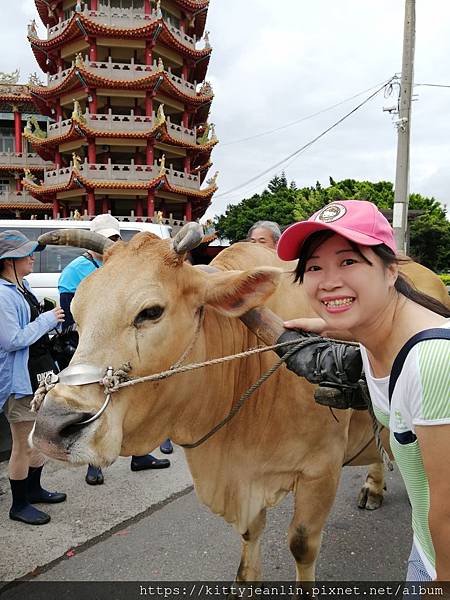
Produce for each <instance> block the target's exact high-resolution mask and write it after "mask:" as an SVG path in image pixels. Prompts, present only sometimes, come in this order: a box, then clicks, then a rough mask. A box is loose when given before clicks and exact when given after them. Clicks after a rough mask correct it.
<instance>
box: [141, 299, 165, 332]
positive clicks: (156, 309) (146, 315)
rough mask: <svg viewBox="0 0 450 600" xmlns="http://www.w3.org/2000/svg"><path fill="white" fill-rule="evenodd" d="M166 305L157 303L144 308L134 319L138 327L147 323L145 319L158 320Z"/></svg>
mask: <svg viewBox="0 0 450 600" xmlns="http://www.w3.org/2000/svg"><path fill="white" fill-rule="evenodd" d="M163 312H164V307H163V306H159V304H155V305H154V306H149V307H148V308H144V310H141V312H140V313H139V314H138V315H137V317H136V318H135V319H134V325H135V326H136V327H138V326H139V325H142V324H143V323H145V321H156V320H157V319H159V317H160V316H161V315H162V314H163Z"/></svg>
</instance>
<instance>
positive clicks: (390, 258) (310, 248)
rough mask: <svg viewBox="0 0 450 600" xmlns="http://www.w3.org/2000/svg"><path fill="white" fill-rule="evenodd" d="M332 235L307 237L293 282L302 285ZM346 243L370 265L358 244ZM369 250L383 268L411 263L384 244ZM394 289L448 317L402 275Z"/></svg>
mask: <svg viewBox="0 0 450 600" xmlns="http://www.w3.org/2000/svg"><path fill="white" fill-rule="evenodd" d="M333 235H335V232H334V231H331V230H329V229H327V230H323V231H316V232H315V233H312V234H311V235H310V236H309V237H308V239H307V240H306V242H305V243H304V244H303V246H302V248H301V250H300V256H299V259H298V263H297V266H296V268H295V279H294V281H299V282H300V283H303V279H304V276H305V269H306V263H307V261H308V260H309V259H310V258H311V256H312V255H313V254H314V252H315V251H316V250H317V248H318V247H319V246H320V245H321V244H323V243H324V242H325V241H326V240H328V239H329V238H331V237H332V236H333ZM347 241H348V243H349V244H350V246H351V248H352V250H353V251H354V252H356V254H359V256H360V257H361V258H362V259H363V260H364V261H365V262H366V263H368V264H369V265H372V263H371V262H370V260H369V259H368V258H367V257H366V256H364V254H363V253H362V252H361V248H360V246H359V245H358V244H356V243H355V242H352V241H351V240H347ZM370 248H371V249H372V250H373V252H374V253H375V254H376V255H377V256H378V258H380V259H381V262H382V263H383V265H384V266H385V267H389V266H390V265H392V264H397V265H401V264H405V263H409V262H412V259H411V258H409V257H408V256H397V255H396V254H394V252H393V251H392V250H391V249H390V248H389V247H388V246H386V245H385V244H379V245H377V246H370ZM394 287H395V289H396V290H397V292H398V293H399V294H402V296H405V298H408V300H412V301H413V302H415V303H416V304H420V306H423V307H424V308H427V309H428V310H431V311H433V312H435V313H437V314H438V315H441V316H442V317H450V309H449V308H447V307H446V306H445V304H443V303H442V302H440V301H439V300H436V298H433V297H432V296H429V295H428V294H424V293H423V292H420V291H419V290H418V289H417V288H416V287H415V286H414V284H413V282H412V281H411V280H410V279H409V278H408V277H406V275H404V274H403V273H399V274H398V277H397V280H396V282H395V286H394Z"/></svg>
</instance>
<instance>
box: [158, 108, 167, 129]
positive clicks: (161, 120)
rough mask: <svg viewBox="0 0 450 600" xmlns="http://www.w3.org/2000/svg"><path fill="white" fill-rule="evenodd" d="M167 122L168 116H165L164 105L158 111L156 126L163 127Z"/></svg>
mask: <svg viewBox="0 0 450 600" xmlns="http://www.w3.org/2000/svg"><path fill="white" fill-rule="evenodd" d="M165 122H166V115H165V114H164V104H160V105H159V106H158V110H157V112H156V122H155V125H156V127H159V126H160V125H162V124H163V123H165Z"/></svg>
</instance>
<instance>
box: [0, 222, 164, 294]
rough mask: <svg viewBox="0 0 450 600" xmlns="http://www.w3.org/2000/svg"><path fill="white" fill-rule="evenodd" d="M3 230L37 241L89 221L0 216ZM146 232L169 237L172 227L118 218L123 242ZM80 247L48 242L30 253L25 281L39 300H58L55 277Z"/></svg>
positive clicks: (0, 225) (83, 226)
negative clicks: (31, 268) (31, 258)
mask: <svg viewBox="0 0 450 600" xmlns="http://www.w3.org/2000/svg"><path fill="white" fill-rule="evenodd" d="M6 229H16V230H18V231H21V232H22V233H24V234H25V235H26V236H27V238H29V239H30V240H37V239H38V237H39V236H40V235H42V234H43V233H48V232H49V231H55V229H88V230H89V221H63V220H60V221H54V220H52V219H47V220H31V219H30V220H26V221H25V220H19V219H0V232H2V231H5V230H6ZM141 231H149V232H150V233H154V234H155V235H157V236H158V237H160V238H162V239H166V238H170V237H171V231H172V228H171V227H169V226H168V225H158V224H155V223H141V222H137V221H132V222H131V221H121V222H120V234H121V236H122V239H123V240H125V241H127V240H129V239H131V238H132V237H133V236H134V235H135V234H136V233H139V232H141ZM83 252H85V250H83V249H82V248H71V247H69V246H52V245H49V246H47V247H46V249H45V250H44V251H43V252H36V254H35V255H34V257H35V260H34V271H33V273H31V274H30V275H27V278H26V279H27V281H28V283H29V284H30V286H31V289H32V290H33V292H34V294H35V295H36V296H37V298H38V299H39V300H42V299H43V298H45V297H46V298H53V299H54V300H56V302H58V303H59V293H58V279H59V275H60V273H61V271H62V270H63V269H64V267H65V266H66V265H67V264H69V263H70V261H71V260H73V259H74V258H76V257H77V256H80V255H81V254H83Z"/></svg>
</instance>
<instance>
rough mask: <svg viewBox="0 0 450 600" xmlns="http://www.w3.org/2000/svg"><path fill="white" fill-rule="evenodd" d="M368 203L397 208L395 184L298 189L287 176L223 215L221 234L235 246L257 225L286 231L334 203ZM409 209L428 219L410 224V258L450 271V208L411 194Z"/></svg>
mask: <svg viewBox="0 0 450 600" xmlns="http://www.w3.org/2000/svg"><path fill="white" fill-rule="evenodd" d="M343 199H346V200H351V199H355V200H368V201H370V202H373V203H374V204H376V205H377V206H378V208H380V209H381V210H389V209H392V207H393V205H394V186H393V184H392V182H390V181H379V182H376V183H373V182H371V181H357V180H356V179H343V180H342V181H335V180H334V179H333V178H332V177H330V185H329V186H328V187H325V188H324V187H322V186H321V185H320V183H319V182H317V183H316V185H315V186H311V187H304V188H297V186H296V184H295V182H291V183H290V184H288V181H287V179H286V175H285V174H284V173H282V175H281V176H276V177H274V178H273V179H272V180H271V181H270V182H269V184H268V189H267V190H265V191H264V192H263V193H262V194H255V195H254V196H252V197H251V198H247V199H245V200H242V202H240V203H239V204H235V205H229V206H228V207H227V210H226V212H225V214H224V215H222V216H220V217H216V229H217V231H218V232H219V234H220V235H221V236H222V237H226V238H228V239H229V240H230V241H231V242H235V241H238V240H242V239H245V237H246V235H247V231H248V230H249V229H250V227H251V226H252V225H253V223H254V222H255V221H259V220H269V221H276V222H277V223H279V224H280V225H281V226H282V227H283V226H285V225H289V224H290V223H292V222H294V221H301V220H304V219H307V218H309V217H310V216H311V215H312V214H313V213H315V212H316V211H318V210H320V209H321V208H323V207H324V206H326V205H327V204H329V203H330V202H335V201H337V200H343ZM409 206H410V209H411V210H421V211H423V215H422V216H420V217H419V218H417V219H415V220H413V221H412V222H411V224H410V255H411V256H412V257H414V258H415V259H416V260H418V261H419V262H421V263H422V264H423V265H425V266H427V267H429V268H430V269H432V270H433V271H438V272H440V271H449V270H450V222H449V221H448V220H447V217H446V211H445V208H444V207H443V206H442V205H441V204H440V202H439V201H438V200H436V198H433V197H430V198H429V197H426V196H422V195H420V194H411V195H410V204H409Z"/></svg>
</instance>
